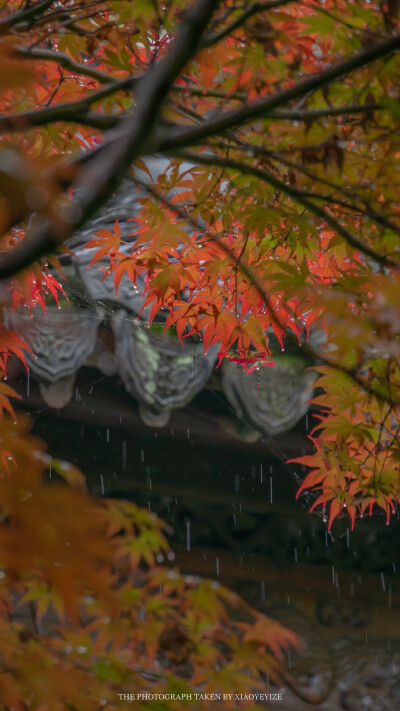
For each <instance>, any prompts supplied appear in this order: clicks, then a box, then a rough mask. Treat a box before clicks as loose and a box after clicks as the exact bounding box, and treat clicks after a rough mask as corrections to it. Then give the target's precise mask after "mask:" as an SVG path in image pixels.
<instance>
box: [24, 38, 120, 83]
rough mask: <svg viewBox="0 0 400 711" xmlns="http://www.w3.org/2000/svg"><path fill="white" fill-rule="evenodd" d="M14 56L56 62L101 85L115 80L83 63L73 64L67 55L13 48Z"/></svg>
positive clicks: (46, 50)
mask: <svg viewBox="0 0 400 711" xmlns="http://www.w3.org/2000/svg"><path fill="white" fill-rule="evenodd" d="M14 54H15V55H16V56H17V57H23V58H26V59H39V60H40V59H41V60H43V61H45V62H57V64H59V65H60V66H61V67H64V69H69V70H70V71H71V72H74V73H75V74H83V75H84V76H88V77H91V79H96V81H98V82H100V83H101V84H107V83H109V82H113V83H114V82H115V79H114V77H113V76H111V75H110V74H107V72H102V71H100V69H96V68H95V67H92V66H91V65H90V64H83V62H75V61H74V60H73V59H71V57H69V55H68V54H64V53H63V52H55V51H53V50H51V49H38V48H34V49H29V47H15V48H14Z"/></svg>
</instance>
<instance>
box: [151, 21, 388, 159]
mask: <svg viewBox="0 0 400 711" xmlns="http://www.w3.org/2000/svg"><path fill="white" fill-rule="evenodd" d="M398 49H400V35H395V36H394V37H390V38H389V39H388V40H386V41H385V42H381V43H379V44H375V45H373V46H372V47H370V48H369V49H367V50H365V51H364V52H360V53H359V54H356V55H354V56H352V57H350V58H348V59H345V60H343V61H342V62H339V63H338V64H334V65H332V66H331V67H328V68H327V69H324V70H323V71H321V72H318V73H317V74H312V75H311V76H309V77H307V79H304V80H303V81H300V82H298V83H297V84H295V85H294V86H292V87H290V88H289V89H285V90H283V91H279V92H276V93H274V94H272V95H270V96H267V97H265V98H262V99H259V100H258V101H255V102H253V103H251V104H247V105H244V106H241V107H240V108H239V109H232V110H230V111H225V112H223V113H218V114H214V116H212V117H211V118H210V119H209V120H208V121H204V122H203V123H202V124H201V125H199V126H192V125H191V126H184V127H179V128H178V127H176V128H175V129H172V130H171V131H170V133H169V135H167V136H165V138H164V140H160V146H159V149H160V150H169V149H171V148H172V149H175V148H180V147H182V148H184V147H187V146H189V145H193V144H194V143H199V142H201V141H203V140H204V139H205V138H208V137H209V136H212V135H214V136H215V135H216V134H219V133H222V132H223V131H226V130H227V129H229V128H235V127H236V126H238V125H242V124H243V123H245V122H247V121H251V120H252V119H255V118H257V117H259V116H263V117H267V118H268V113H269V112H271V111H273V110H274V109H276V108H278V107H279V106H282V105H284V104H287V103H289V102H290V101H294V100H295V99H299V98H301V97H302V96H304V95H305V94H308V93H309V92H311V91H315V90H317V89H321V88H322V87H324V86H326V85H327V84H330V83H331V82H332V81H335V79H340V78H341V77H343V76H345V75H346V74H349V73H350V72H352V71H354V70H355V69H360V68H361V67H364V66H366V65H367V64H371V62H374V61H376V60H377V59H380V58H381V57H385V56H387V55H388V54H391V52H394V51H396V50H398Z"/></svg>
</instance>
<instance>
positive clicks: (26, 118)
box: [0, 75, 139, 131]
mask: <svg viewBox="0 0 400 711" xmlns="http://www.w3.org/2000/svg"><path fill="white" fill-rule="evenodd" d="M138 81H139V80H138V78H137V77H136V76H135V75H130V76H128V77H125V78H124V79H119V80H118V81H114V82H112V83H110V84H107V85H106V86H104V87H102V88H101V89H97V90H96V91H93V92H92V93H91V94H89V95H88V96H85V97H84V98H83V99H78V101H71V102H70V103H66V104H57V105H56V106H51V107H48V108H46V109H38V110H34V111H25V112H23V113H20V114H11V115H9V116H0V131H19V130H21V128H25V129H29V128H33V127H35V126H44V125H45V124H48V123H55V122H57V121H76V122H77V123H82V124H86V125H89V126H96V127H101V128H110V127H111V126H113V125H115V123H116V120H117V119H118V118H119V116H110V117H108V116H104V115H103V116H101V115H98V116H97V115H96V114H94V115H93V114H87V113H86V112H87V111H88V109H89V108H90V106H91V105H92V104H94V103H95V102H96V101H100V100H101V99H104V98H106V97H107V96H110V95H111V94H114V93H115V92H116V91H123V90H127V89H131V87H132V86H135V84H137V83H138ZM125 115H126V114H125ZM112 119H114V122H113V121H112Z"/></svg>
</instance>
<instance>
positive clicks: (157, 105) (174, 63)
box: [0, 0, 218, 278]
mask: <svg viewBox="0 0 400 711" xmlns="http://www.w3.org/2000/svg"><path fill="white" fill-rule="evenodd" d="M217 4H218V0H199V1H198V2H197V3H196V4H195V5H194V6H193V7H192V8H191V9H189V10H188V11H187V12H186V13H185V14H184V16H183V19H182V21H181V23H180V26H179V29H178V32H177V35H176V37H175V40H174V41H173V42H172V44H171V46H170V49H169V51H168V52H167V54H166V55H165V57H163V58H162V59H161V60H160V61H159V62H156V63H154V64H152V65H151V66H150V69H149V70H148V71H147V73H146V74H145V75H144V77H143V79H141V80H140V81H139V82H138V86H137V105H136V107H135V110H134V111H133V112H132V114H130V115H128V117H127V118H125V120H124V121H123V123H122V125H121V130H120V132H119V133H118V135H117V136H116V137H115V138H114V139H113V140H112V141H109V142H108V143H107V144H106V145H105V146H104V147H103V150H102V151H99V152H96V153H95V154H94V155H93V156H92V157H91V159H89V160H88V162H87V163H86V164H85V165H83V167H82V169H81V170H80V172H79V174H78V176H77V178H76V180H75V182H74V183H73V186H72V187H73V190H74V191H75V192H74V200H73V201H72V203H71V204H69V205H64V206H63V207H61V208H60V209H59V210H58V213H57V216H54V217H53V219H49V220H48V221H46V222H45V224H44V225H43V226H41V227H38V228H37V229H36V230H32V232H31V233H30V234H29V235H27V236H26V237H25V238H24V239H23V240H22V241H21V242H19V243H18V244H17V245H16V246H15V247H14V248H13V249H12V250H11V251H10V252H8V253H3V254H1V255H0V278H9V277H11V276H13V275H14V274H16V273H17V272H19V271H21V269H24V268H25V267H27V266H29V265H30V264H31V263H32V262H33V261H35V260H36V259H39V258H40V257H43V256H44V255H45V254H47V253H48V252H49V251H54V250H55V249H56V248H57V246H58V245H59V244H61V243H62V242H64V241H65V240H66V239H68V237H70V236H71V234H73V232H74V231H75V230H77V229H79V227H81V226H82V225H83V224H84V223H85V222H86V221H87V220H88V219H89V218H90V217H91V215H92V214H93V213H94V212H95V211H96V210H97V209H98V207H99V206H100V205H101V204H103V203H104V202H105V201H106V200H107V198H108V197H109V196H110V195H112V193H113V191H114V190H115V189H116V187H117V186H118V185H119V183H120V182H121V180H122V179H123V177H124V175H125V173H126V171H127V170H128V168H129V166H130V164H131V163H132V162H133V161H134V160H135V159H136V158H137V157H138V156H139V155H143V154H144V153H146V152H147V151H146V147H147V144H148V141H149V136H150V134H151V132H152V130H153V128H154V126H155V125H156V122H157V119H158V117H159V112H160V109H161V106H162V103H163V102H164V100H165V98H166V97H167V95H168V92H169V90H170V88H171V85H172V84H173V83H174V81H175V79H176V78H177V77H178V76H179V74H180V73H181V72H182V70H183V69H184V67H185V66H186V64H187V63H188V61H190V59H191V58H192V56H193V55H194V53H195V52H196V49H197V47H198V45H199V42H200V40H201V36H202V34H203V32H204V30H205V29H206V27H207V25H208V22H209V20H210V19H211V16H212V14H213V12H214V10H215V8H216V6H217ZM121 81H123V82H126V81H127V80H126V79H125V80H121ZM119 84H121V82H119ZM109 91H110V87H105V88H104V89H101V90H100V91H98V92H95V93H96V94H97V97H98V96H99V94H101V93H102V92H107V93H108V92H109ZM103 95H104V94H103ZM92 97H93V94H92V95H91V97H90V100H91V101H92Z"/></svg>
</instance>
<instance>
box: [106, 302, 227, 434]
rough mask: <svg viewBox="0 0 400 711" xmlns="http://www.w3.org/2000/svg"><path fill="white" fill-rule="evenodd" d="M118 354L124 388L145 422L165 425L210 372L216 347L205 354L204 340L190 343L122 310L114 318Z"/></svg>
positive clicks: (203, 382) (196, 390)
mask: <svg viewBox="0 0 400 711" xmlns="http://www.w3.org/2000/svg"><path fill="white" fill-rule="evenodd" d="M113 329H114V333H115V338H116V346H115V348H116V351H115V352H116V357H117V362H118V369H119V373H120V375H121V377H122V379H123V381H124V383H125V387H126V389H127V390H128V392H129V393H131V395H133V396H134V397H135V398H136V399H137V400H139V403H140V413H141V416H142V418H143V420H144V421H145V422H146V424H149V425H152V426H155V427H163V426H164V425H165V424H166V423H167V422H168V419H169V413H170V411H171V410H174V409H176V408H180V407H184V406H185V405H187V404H188V403H189V402H190V401H191V400H192V399H193V398H194V396H195V395H197V393H198V392H200V391H201V390H202V388H203V387H204V385H205V384H206V382H207V380H208V378H209V377H210V375H211V372H212V369H213V366H214V363H215V360H216V356H217V350H218V348H217V346H216V347H214V348H210V350H209V352H208V354H207V355H206V356H204V351H203V344H202V343H187V345H186V346H185V348H182V345H181V344H180V343H179V341H178V339H177V338H175V337H171V336H169V335H166V336H165V338H163V337H162V333H160V334H155V333H154V332H153V331H152V330H151V329H147V328H146V327H145V326H144V325H143V324H142V323H140V322H139V323H136V322H135V321H133V320H131V319H129V318H126V314H125V317H124V314H123V312H120V313H119V314H118V315H117V317H116V318H115V319H114V320H113Z"/></svg>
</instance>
